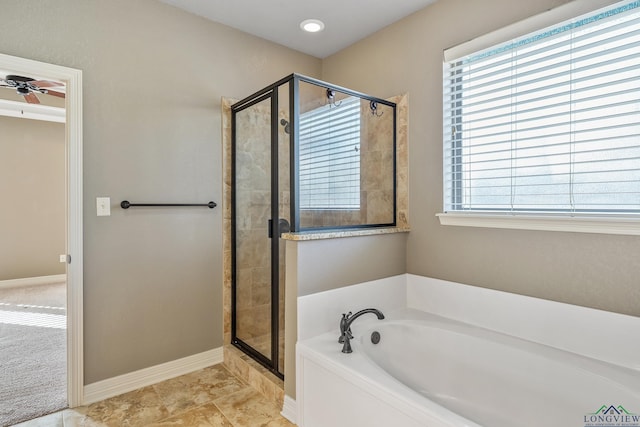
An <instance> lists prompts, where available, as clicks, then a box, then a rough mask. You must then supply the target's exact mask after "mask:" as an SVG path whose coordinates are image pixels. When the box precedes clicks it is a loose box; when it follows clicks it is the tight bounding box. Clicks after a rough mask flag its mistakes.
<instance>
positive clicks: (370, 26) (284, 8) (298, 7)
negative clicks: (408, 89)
mask: <svg viewBox="0 0 640 427" xmlns="http://www.w3.org/2000/svg"><path fill="white" fill-rule="evenodd" d="M160 1H161V2H163V3H167V4H170V5H173V6H175V7H178V8H180V9H183V10H186V11H188V12H191V13H194V14H196V15H200V16H203V17H205V18H207V19H210V20H212V21H215V22H219V23H221V24H225V25H228V26H230V27H233V28H236V29H238V30H241V31H244V32H246V33H249V34H253V35H255V36H258V37H261V38H264V39H267V40H270V41H272V42H275V43H278V44H281V45H283V46H287V47H289V48H291V49H295V50H297V51H300V52H304V53H306V54H309V55H312V56H315V57H317V58H325V57H327V56H329V55H331V54H333V53H336V52H338V51H339V50H341V49H344V48H345V47H347V46H349V45H351V44H353V43H355V42H356V41H358V40H360V39H362V38H364V37H366V36H368V35H370V34H373V33H375V32H376V31H378V30H380V29H381V28H384V27H386V26H387V25H389V24H392V23H393V22H395V21H398V20H399V19H401V18H404V17H405V16H407V15H410V14H412V13H413V12H415V11H417V10H420V9H422V8H424V7H425V6H427V5H429V4H432V3H434V2H435V1H436V0H323V1H311V0H232V1H231V0H160ZM312 18H313V19H319V20H321V21H323V22H324V24H325V29H324V31H321V32H319V33H306V32H304V31H302V30H301V29H300V22H302V21H304V20H305V19H312Z"/></svg>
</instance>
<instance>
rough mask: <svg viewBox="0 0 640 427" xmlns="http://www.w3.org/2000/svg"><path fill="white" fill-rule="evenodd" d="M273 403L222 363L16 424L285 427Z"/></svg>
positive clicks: (37, 426) (54, 426)
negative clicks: (87, 404)
mask: <svg viewBox="0 0 640 427" xmlns="http://www.w3.org/2000/svg"><path fill="white" fill-rule="evenodd" d="M280 410H281V408H279V407H278V406H276V404H275V403H272V402H270V401H268V400H267V399H266V398H265V397H264V396H263V395H261V394H260V393H258V392H257V391H256V390H255V389H254V388H252V387H251V386H249V385H248V384H246V383H245V382H243V381H241V380H240V379H238V378H237V377H236V376H234V375H233V374H231V373H230V372H229V371H228V370H227V369H226V368H225V367H224V366H223V365H222V364H220V365H215V366H212V367H209V368H206V369H202V370H200V371H197V372H194V373H191V374H187V375H183V376H180V377H177V378H173V379H171V380H167V381H164V382H161V383H158V384H155V385H152V386H149V387H145V388H142V389H139V390H135V391H132V392H130V393H126V394H123V395H120V396H116V397H112V398H111V399H107V400H103V401H101V402H97V403H93V404H91V405H89V406H84V407H80V408H74V409H66V410H64V411H61V412H57V413H55V414H51V415H47V416H45V417H41V418H37V419H35V420H31V421H27V422H25V423H21V424H18V425H17V426H19V427H81V426H83V427H84V426H86V427H111V426H113V427H138V426H140V427H152V426H157V427H165V426H189V427H190V426H195V427H210V426H212V427H289V426H294V424H292V423H290V422H289V421H287V420H286V419H285V418H283V417H282V416H281V415H280Z"/></svg>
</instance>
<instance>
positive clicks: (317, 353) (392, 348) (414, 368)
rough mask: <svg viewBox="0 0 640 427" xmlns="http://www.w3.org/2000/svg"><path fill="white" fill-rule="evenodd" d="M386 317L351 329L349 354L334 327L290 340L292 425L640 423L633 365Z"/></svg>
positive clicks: (402, 316) (454, 325) (568, 426)
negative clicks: (293, 356) (375, 336)
mask: <svg viewBox="0 0 640 427" xmlns="http://www.w3.org/2000/svg"><path fill="white" fill-rule="evenodd" d="M385 315H386V318H385V319H384V320H377V319H376V318H375V317H374V316H370V315H366V316H363V317H361V318H359V319H358V320H357V321H355V322H354V323H353V326H352V330H353V333H354V339H353V340H352V348H353V353H351V354H343V353H342V352H341V348H342V345H341V344H339V343H338V329H337V324H336V328H335V330H333V331H331V332H328V333H324V334H320V335H318V336H315V337H313V338H310V339H306V340H302V341H299V342H298V344H297V364H298V367H297V372H298V374H297V400H298V425H299V426H301V427H329V426H330V427H342V426H344V427H347V426H348V427H358V426H362V427H375V426H381V427H382V426H384V427H387V426H393V427H418V426H420V427H479V426H483V427H533V426H536V427H540V426H543V427H555V426H558V427H572V426H576V427H588V426H613V425H619V426H640V415H637V414H640V371H639V370H637V369H635V368H634V367H630V366H623V365H619V364H614V363H611V362H607V361H603V360H598V359H596V358H593V357H587V356H583V355H580V354H577V353H574V352H570V351H566V350H561V349H558V348H555V347H552V346H549V345H544V344H540V343H536V342H533V341H530V340H526V339H522V338H518V337H515V336H512V335H509V334H505V333H501V332H497V331H495V330H490V329H486V328H482V327H477V326H473V325H471V324H468V323H464V322H461V321H458V320H453V319H449V318H446V317H442V316H439V315H436V314H432V313H427V312H424V311H420V310H415V309H411V308H403V309H399V310H396V311H394V312H391V313H385ZM374 331H377V332H378V333H379V334H380V341H379V343H378V344H373V343H372V340H371V334H372V333H373V332H374ZM630 338H631V339H633V340H637V337H630ZM622 344H623V343H621V345H622ZM596 345H597V344H596ZM637 357H638V358H639V359H640V355H638V356H637Z"/></svg>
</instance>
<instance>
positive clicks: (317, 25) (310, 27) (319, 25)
mask: <svg viewBox="0 0 640 427" xmlns="http://www.w3.org/2000/svg"><path fill="white" fill-rule="evenodd" d="M300 28H302V29H303V30H305V31H307V32H309V33H317V32H318V31H322V30H324V22H322V21H320V20H319V19H305V20H304V21H302V22H301V23H300Z"/></svg>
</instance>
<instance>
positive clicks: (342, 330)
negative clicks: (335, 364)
mask: <svg viewBox="0 0 640 427" xmlns="http://www.w3.org/2000/svg"><path fill="white" fill-rule="evenodd" d="M352 314H353V313H351V312H348V313H342V319H340V337H339V338H338V342H339V343H340V344H342V343H344V338H345V335H346V336H347V338H348V339H351V338H353V334H352V333H351V328H347V321H348V320H349V317H350V316H351V315H352Z"/></svg>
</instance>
